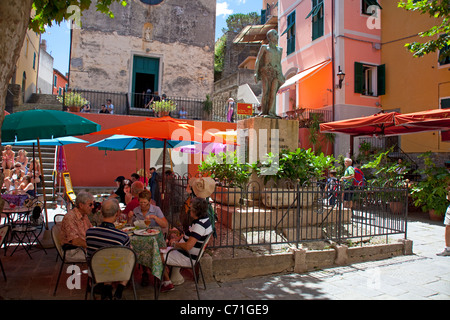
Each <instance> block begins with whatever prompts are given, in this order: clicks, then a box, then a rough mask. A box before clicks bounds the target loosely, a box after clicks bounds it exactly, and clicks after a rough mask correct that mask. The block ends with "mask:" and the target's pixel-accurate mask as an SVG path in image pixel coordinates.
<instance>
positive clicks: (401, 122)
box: [396, 109, 450, 130]
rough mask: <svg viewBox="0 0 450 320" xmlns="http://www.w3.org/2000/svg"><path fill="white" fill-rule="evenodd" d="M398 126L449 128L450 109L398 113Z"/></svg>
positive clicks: (434, 128)
mask: <svg viewBox="0 0 450 320" xmlns="http://www.w3.org/2000/svg"><path fill="white" fill-rule="evenodd" d="M396 123H397V125H398V126H403V127H407V128H410V129H412V128H423V129H426V128H430V130H432V129H433V130H450V109H433V110H427V111H420V112H413V113H405V114H400V115H398V116H397V117H396Z"/></svg>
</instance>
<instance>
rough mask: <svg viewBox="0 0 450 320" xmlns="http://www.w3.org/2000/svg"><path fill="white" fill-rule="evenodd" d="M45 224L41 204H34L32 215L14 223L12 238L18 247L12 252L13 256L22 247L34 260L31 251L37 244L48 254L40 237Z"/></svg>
mask: <svg viewBox="0 0 450 320" xmlns="http://www.w3.org/2000/svg"><path fill="white" fill-rule="evenodd" d="M44 223H45V222H44V217H43V216H42V208H41V206H40V204H39V202H34V203H33V210H32V212H31V214H29V215H24V216H23V217H22V219H20V220H18V221H15V222H13V223H12V229H11V234H12V238H13V239H16V240H17V241H18V245H17V246H16V247H15V248H14V251H13V252H11V256H12V255H13V254H14V253H15V252H16V251H17V249H18V248H19V247H20V246H22V247H23V248H24V249H25V251H26V253H27V254H28V256H29V257H30V259H32V257H31V255H30V251H31V248H32V246H34V245H37V244H39V246H40V248H42V249H43V250H44V252H45V254H47V251H46V250H45V248H44V246H43V245H42V243H41V242H40V240H39V236H40V235H41V233H42V231H43V230H44V227H45V225H44Z"/></svg>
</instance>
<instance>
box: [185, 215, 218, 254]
mask: <svg viewBox="0 0 450 320" xmlns="http://www.w3.org/2000/svg"><path fill="white" fill-rule="evenodd" d="M212 231H213V230H212V227H211V221H209V218H208V217H207V218H204V219H196V220H194V221H192V224H191V226H190V227H189V231H187V232H186V233H185V234H184V236H183V239H181V240H180V242H181V243H182V242H187V241H188V240H189V238H190V237H194V238H195V239H197V242H196V243H195V245H194V247H193V248H192V249H191V250H189V253H190V254H191V257H192V259H193V260H197V258H198V255H199V254H200V249H201V248H202V245H203V243H204V242H205V240H206V238H207V237H208V235H209V234H210V233H212ZM180 252H181V253H182V254H184V255H185V256H186V257H189V255H188V254H187V253H186V252H185V251H180Z"/></svg>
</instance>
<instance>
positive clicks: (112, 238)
mask: <svg viewBox="0 0 450 320" xmlns="http://www.w3.org/2000/svg"><path fill="white" fill-rule="evenodd" d="M86 244H87V248H86V255H87V257H88V258H90V257H92V255H93V254H94V252H95V251H96V250H98V249H100V248H103V247H112V246H125V247H129V246H130V237H129V236H128V234H127V233H125V232H123V231H121V230H117V229H116V228H115V227H114V224H113V223H109V222H103V223H102V224H101V225H100V226H99V227H96V228H90V229H88V230H87V231H86Z"/></svg>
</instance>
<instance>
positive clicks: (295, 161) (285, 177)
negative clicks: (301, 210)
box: [255, 148, 333, 207]
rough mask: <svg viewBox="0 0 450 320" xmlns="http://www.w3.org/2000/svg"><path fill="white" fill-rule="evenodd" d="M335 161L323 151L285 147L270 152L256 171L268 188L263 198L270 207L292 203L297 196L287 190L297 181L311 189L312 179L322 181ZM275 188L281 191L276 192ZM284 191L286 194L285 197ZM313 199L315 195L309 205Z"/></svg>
mask: <svg viewBox="0 0 450 320" xmlns="http://www.w3.org/2000/svg"><path fill="white" fill-rule="evenodd" d="M332 161H333V157H331V156H324V155H323V153H321V154H320V155H315V154H314V152H312V151H311V149H308V150H305V149H301V148H298V149H297V150H295V151H288V150H282V151H281V152H280V153H279V154H273V153H269V154H268V155H267V156H266V157H265V159H263V161H261V162H260V164H258V165H257V166H255V170H256V173H257V174H258V176H260V177H262V178H263V179H264V184H265V186H266V189H267V190H266V194H265V196H264V197H262V201H263V203H264V204H265V205H266V206H270V207H273V206H275V204H278V207H280V206H281V207H285V206H291V205H292V203H293V202H294V201H295V199H294V197H292V199H291V197H289V195H290V194H292V192H289V190H286V189H290V188H292V187H293V186H294V185H295V184H297V183H298V184H300V185H301V186H302V188H306V189H308V188H309V186H308V185H309V184H311V182H313V181H317V180H319V179H320V178H321V177H322V176H323V173H324V171H325V169H326V168H329V167H331V166H332ZM270 189H272V190H270ZM273 189H278V190H276V191H275V192H274V190H273ZM283 193H285V194H286V196H285V197H284V198H283ZM307 194H310V192H308V193H307ZM311 194H312V193H311ZM286 197H288V198H286ZM312 201H313V197H312V196H311V197H308V198H307V201H306V205H309V204H311V202H312Z"/></svg>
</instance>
